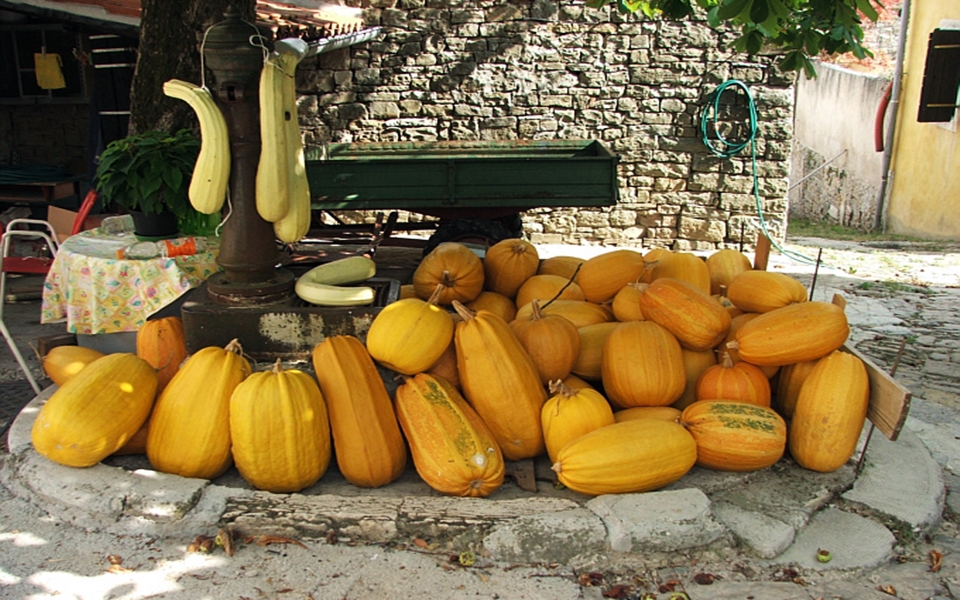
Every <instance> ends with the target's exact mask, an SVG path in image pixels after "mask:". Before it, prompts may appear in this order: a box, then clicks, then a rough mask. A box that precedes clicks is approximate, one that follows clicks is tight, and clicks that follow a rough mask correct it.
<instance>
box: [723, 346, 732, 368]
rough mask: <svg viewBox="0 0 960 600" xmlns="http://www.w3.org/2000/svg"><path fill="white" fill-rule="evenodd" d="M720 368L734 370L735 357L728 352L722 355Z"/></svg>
mask: <svg viewBox="0 0 960 600" xmlns="http://www.w3.org/2000/svg"><path fill="white" fill-rule="evenodd" d="M720 366H721V367H723V368H724V369H732V368H733V357H732V356H730V353H729V352H727V351H726V350H724V351H722V352H721V353H720Z"/></svg>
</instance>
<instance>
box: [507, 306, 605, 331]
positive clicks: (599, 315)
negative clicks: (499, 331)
mask: <svg viewBox="0 0 960 600" xmlns="http://www.w3.org/2000/svg"><path fill="white" fill-rule="evenodd" d="M540 312H542V313H543V314H545V315H560V316H561V317H566V318H567V320H568V321H570V322H571V323H573V324H574V325H575V326H576V327H577V329H580V328H581V327H586V326H587V325H594V324H596V323H606V322H607V321H610V320H612V318H613V315H612V314H611V313H610V311H609V310H607V309H606V307H604V306H601V305H599V304H594V303H593V302H587V301H586V300H554V301H553V302H548V303H546V304H545V303H543V302H541V303H540ZM531 314H533V304H530V303H527V304H526V305H525V306H521V307H520V308H518V309H517V315H516V317H514V318H515V319H529V318H530V315H531Z"/></svg>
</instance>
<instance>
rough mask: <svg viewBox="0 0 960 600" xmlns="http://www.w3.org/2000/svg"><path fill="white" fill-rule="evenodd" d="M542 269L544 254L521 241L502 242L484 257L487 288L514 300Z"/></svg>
mask: <svg viewBox="0 0 960 600" xmlns="http://www.w3.org/2000/svg"><path fill="white" fill-rule="evenodd" d="M539 267H540V255H539V254H538V253H537V248H536V247H535V246H534V245H533V244H531V243H530V242H528V241H526V240H522V239H519V238H511V239H507V240H501V241H499V242H497V243H496V244H494V245H493V246H490V247H489V248H487V252H486V254H485V255H484V257H483V272H484V287H485V288H486V289H487V290H490V291H492V292H496V293H498V294H502V295H503V296H506V297H507V298H513V297H514V296H516V295H517V290H519V289H520V286H521V285H523V282H524V281H526V280H527V279H529V278H531V277H533V276H534V275H536V274H537V269H538V268H539ZM508 320H509V319H508Z"/></svg>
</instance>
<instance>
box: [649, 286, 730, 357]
mask: <svg viewBox="0 0 960 600" xmlns="http://www.w3.org/2000/svg"><path fill="white" fill-rule="evenodd" d="M640 310H642V311H643V316H644V317H646V318H647V319H648V320H650V321H653V322H655V323H657V324H658V325H661V326H662V327H664V328H665V329H666V330H667V331H669V332H670V333H672V334H673V335H674V336H676V338H677V341H679V342H680V345H681V346H683V347H684V348H689V349H690V350H709V349H710V348H713V347H714V346H716V345H717V344H719V343H720V342H721V341H722V340H723V338H724V336H726V335H727V330H728V329H729V328H730V313H728V312H727V311H726V310H725V309H724V308H723V307H722V306H721V305H720V303H719V302H717V301H716V300H715V299H714V298H713V297H712V296H710V295H708V294H707V293H705V292H703V291H702V290H700V289H698V288H697V287H696V286H695V285H693V284H690V283H687V282H686V281H682V280H679V279H674V278H672V277H661V278H658V279H654V280H653V283H651V284H649V285H648V286H647V288H646V289H645V290H644V291H643V293H642V294H641V295H640Z"/></svg>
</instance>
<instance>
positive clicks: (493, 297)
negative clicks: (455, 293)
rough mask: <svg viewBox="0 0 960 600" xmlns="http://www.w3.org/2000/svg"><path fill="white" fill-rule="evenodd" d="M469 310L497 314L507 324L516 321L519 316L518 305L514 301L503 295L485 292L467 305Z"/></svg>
mask: <svg viewBox="0 0 960 600" xmlns="http://www.w3.org/2000/svg"><path fill="white" fill-rule="evenodd" d="M466 305H467V308H469V309H470V310H472V311H474V312H476V311H478V310H489V311H490V312H492V313H496V314H497V315H499V316H500V318H501V319H503V320H504V321H506V322H508V323H509V322H510V321H512V320H514V319H515V318H516V316H517V305H516V304H514V302H513V300H511V299H510V298H507V297H506V296H504V295H503V294H500V293H497V292H491V291H489V290H484V291H482V292H480V295H479V296H477V297H476V298H474V299H473V300H471V301H470V302H467V303H466Z"/></svg>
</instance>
